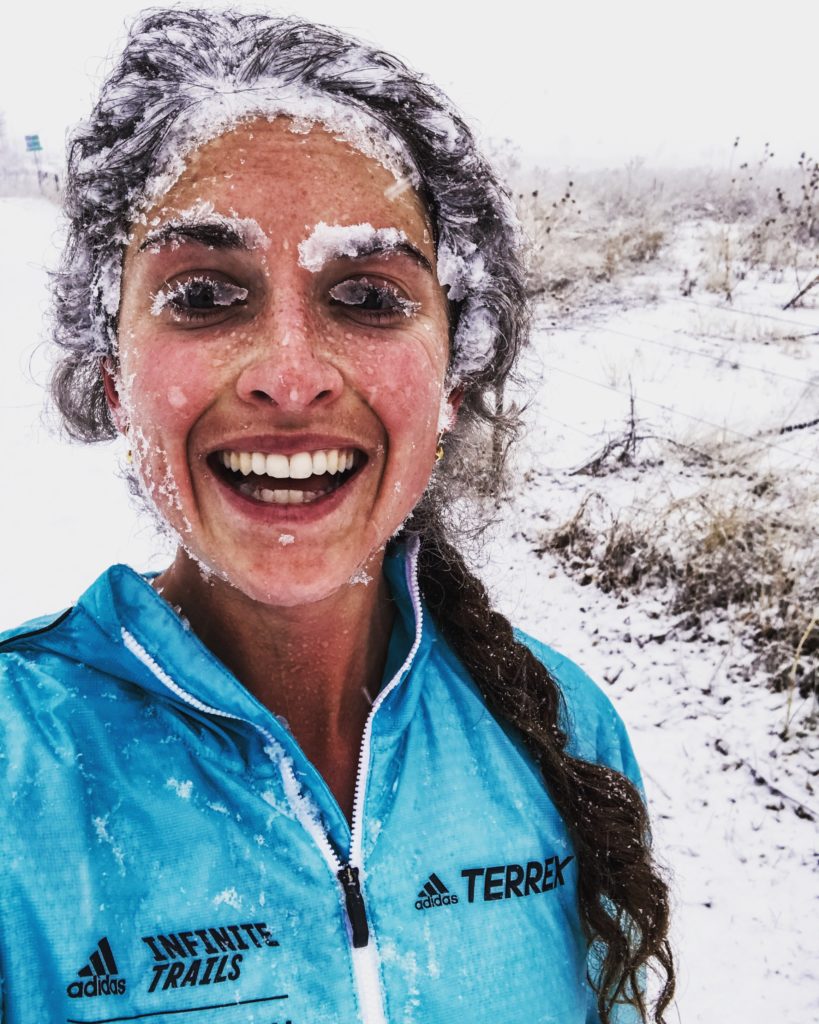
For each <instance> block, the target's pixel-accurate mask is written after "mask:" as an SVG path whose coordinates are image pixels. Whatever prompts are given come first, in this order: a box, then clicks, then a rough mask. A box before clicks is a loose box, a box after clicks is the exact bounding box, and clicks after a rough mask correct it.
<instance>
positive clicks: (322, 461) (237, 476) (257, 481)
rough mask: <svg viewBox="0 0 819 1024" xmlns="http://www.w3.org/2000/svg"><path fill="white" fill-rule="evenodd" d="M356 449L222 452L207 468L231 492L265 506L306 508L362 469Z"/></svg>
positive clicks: (361, 458) (213, 456)
mask: <svg viewBox="0 0 819 1024" xmlns="http://www.w3.org/2000/svg"><path fill="white" fill-rule="evenodd" d="M366 461H367V456H366V455H365V454H364V452H362V451H360V450H359V449H357V448H325V449H322V450H321V451H316V452H297V453H296V454H295V455H282V454H279V453H270V452H242V451H235V450H232V449H231V450H228V449H222V450H221V451H216V452H213V453H212V454H211V455H209V456H208V464H209V465H210V467H211V469H212V470H213V471H214V472H215V473H216V475H217V476H218V477H219V479H220V480H223V481H224V482H225V483H227V484H228V486H229V487H231V488H232V489H233V490H235V491H237V492H238V493H239V494H241V495H243V496H244V497H246V498H250V499H251V500H253V501H258V502H261V503H262V504H265V505H307V504H310V503H312V502H315V501H318V500H319V499H321V498H323V497H325V496H326V495H328V494H332V493H333V492H334V491H337V490H338V489H339V488H340V487H343V486H344V485H345V484H346V483H347V482H348V481H349V480H350V478H351V477H353V476H354V475H355V474H356V472H358V470H359V469H360V468H361V467H362V466H363V465H364V463H365V462H366Z"/></svg>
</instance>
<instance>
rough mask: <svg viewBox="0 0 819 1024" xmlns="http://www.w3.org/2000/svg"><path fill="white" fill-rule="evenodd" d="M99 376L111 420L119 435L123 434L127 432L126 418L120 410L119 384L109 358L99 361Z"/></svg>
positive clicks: (112, 362) (122, 410) (112, 361)
mask: <svg viewBox="0 0 819 1024" xmlns="http://www.w3.org/2000/svg"><path fill="white" fill-rule="evenodd" d="M100 375H101V377H102V386H103V388H104V389H105V401H106V402H107V403H108V409H109V410H110V412H111V419H112V420H113V421H114V424H115V425H116V428H117V430H118V431H119V432H120V433H121V434H125V433H126V432H127V430H128V418H127V417H126V415H125V410H124V409H123V408H122V400H121V399H120V396H119V390H118V383H119V382H118V380H117V373H116V368H115V366H114V360H113V359H112V358H111V356H105V358H104V359H101V360H100Z"/></svg>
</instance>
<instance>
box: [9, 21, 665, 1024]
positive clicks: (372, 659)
mask: <svg viewBox="0 0 819 1024" xmlns="http://www.w3.org/2000/svg"><path fill="white" fill-rule="evenodd" d="M66 206H67V211H68V216H69V236H68V242H67V248H66V254H65V258H64V262H63V269H62V272H61V274H60V276H59V277H58V280H57V285H56V289H57V304H56V340H57V342H58V344H59V345H60V347H61V356H60V359H59V361H58V364H57V367H56V370H55V374H54V379H53V394H54V397H55V400H56V402H57V405H58V407H59V409H60V410H61V412H62V415H63V417H64V420H65V423H66V425H67V427H68V429H69V430H70V432H71V433H73V434H74V436H76V437H79V438H82V439H84V440H88V441H92V440H102V439H105V438H110V437H112V436H114V435H115V433H116V432H117V431H119V432H121V433H123V434H124V435H125V436H126V438H127V439H128V442H129V449H130V452H129V458H130V459H131V470H130V472H131V479H132V483H133V486H134V488H135V490H136V492H137V493H139V494H140V495H141V496H142V498H143V499H144V500H145V502H146V504H147V505H148V506H149V507H150V508H151V509H152V510H153V512H154V513H155V515H156V517H157V519H158V521H159V522H160V523H161V525H162V526H163V528H165V529H166V530H168V531H170V532H171V533H172V534H174V535H175V536H176V539H177V541H178V545H177V554H176V557H175V559H174V561H173V562H172V564H171V565H170V566H169V567H168V569H167V570H165V571H164V572H163V573H161V574H160V575H159V576H158V577H156V578H153V579H146V578H144V577H141V576H139V575H137V574H136V573H134V572H133V571H132V570H130V569H127V568H125V567H122V566H115V567H113V568H112V569H110V570H108V571H107V572H106V573H104V574H103V576H102V577H100V579H99V580H97V582H96V583H94V584H93V585H92V586H91V588H90V589H89V590H88V591H87V592H86V593H85V594H84V595H83V597H82V598H81V599H80V601H79V602H78V604H77V606H76V607H75V608H73V609H70V610H68V611H67V612H64V613H63V614H62V615H61V616H59V617H57V618H56V619H54V618H51V619H46V620H39V621H37V622H35V623H30V624H28V625H27V626H25V627H22V628H21V629H20V630H17V631H14V632H13V634H11V635H9V636H7V638H6V639H5V641H4V643H3V645H2V648H1V649H0V654H2V657H0V661H1V662H2V663H3V685H4V691H5V693H6V695H7V700H6V701H5V702H4V709H3V719H2V720H0V721H2V728H3V731H4V736H5V746H4V750H5V755H4V758H5V759H4V782H3V785H4V800H5V808H6V828H5V830H4V834H3V837H2V840H0V842H2V844H3V851H2V852H3V857H4V860H3V863H4V865H6V866H7V870H5V872H4V875H3V878H2V881H0V886H2V889H1V890H0V894H1V895H2V899H1V900H0V906H2V915H3V916H2V925H1V926H0V935H1V938H0V942H1V943H2V945H1V946H0V971H1V972H2V975H3V977H4V989H3V999H4V1003H3V1008H4V1014H5V1017H4V1020H6V1021H8V1022H18V1021H24V1020H25V1021H32V1020H38V1021H40V1020H72V1021H73V1020H76V1021H85V1022H90V1021H103V1020H105V1021H113V1020H133V1019H142V1018H148V1019H150V1018H156V1019H159V1018H160V1017H161V1016H163V1015H167V1014H174V1015H177V1014H178V1015H182V1016H185V1015H187V1014H193V1013H198V1014H200V1016H197V1018H196V1019H197V1020H214V1021H217V1020H218V1021H259V1022H262V1021H264V1022H267V1024H271V1022H274V1021H278V1022H284V1021H285V1020H287V1021H292V1022H293V1024H295V1022H297V1021H299V1022H301V1021H308V1020H309V1021H311V1022H313V1024H318V1022H324V1021H326V1022H330V1021H344V1022H347V1021H354V1020H361V1021H364V1022H365V1024H370V1022H383V1021H423V1022H425V1024H435V1022H437V1021H444V1020H453V1019H456V1018H457V1019H459V1020H460V1019H462V1020H468V1021H470V1022H471V1024H476V1022H484V1021H486V1022H489V1021H492V1022H497V1021H504V1022H505V1024H532V1021H535V1020H537V1021H559V1022H561V1024H569V1022H573V1021H577V1022H581V1021H587V1020H598V1019H599V1020H600V1021H603V1022H610V1021H611V1022H613V1021H624V1020H632V1019H634V1020H637V1019H648V1016H649V1011H648V1009H647V1005H646V996H645V993H644V986H643V981H644V974H645V967H646V965H647V964H649V963H653V964H655V965H657V966H658V967H659V968H660V969H661V971H662V972H663V973H664V982H663V987H662V991H661V994H660V998H659V1002H658V1006H657V1009H656V1019H658V1020H661V1019H662V1011H663V1009H664V1008H665V1007H666V1006H667V1004H668V1002H669V1000H670V998H671V993H672V991H673V970H672V967H671V960H670V954H669V950H668V945H667V941H666V929H667V893H666V888H665V885H664V883H663V882H662V880H661V879H660V877H659V875H658V873H657V871H656V869H655V867H654V865H653V864H652V861H651V856H650V849H649V829H648V822H647V817H646V812H645V808H644V805H643V802H642V799H641V796H640V792H639V788H638V787H639V775H638V771H637V768H636V765H635V763H634V759H633V755H632V753H631V749H630V747H629V744H628V740H627V738H626V735H625V731H624V729H623V727H622V724H621V723H620V721H619V719H618V718H617V716H616V714H615V712H614V711H613V709H612V708H611V706H610V705H609V703H608V702H607V700H606V698H605V697H604V696H603V695H602V694H601V692H600V691H599V690H598V689H597V688H596V687H595V686H594V684H592V683H591V682H590V681H589V680H588V679H587V677H585V676H584V675H583V674H582V673H581V672H580V671H579V670H578V669H577V668H576V667H575V666H573V665H572V664H571V663H569V662H567V661H566V660H565V659H563V658H561V657H560V656H559V655H557V654H556V653H555V652H553V651H551V650H550V649H548V648H546V647H544V646H543V645H541V644H539V643H537V642H536V641H534V640H532V639H531V638H529V637H526V636H524V635H522V634H519V633H515V632H513V631H512V628H511V627H510V625H509V624H508V622H507V621H506V620H505V619H504V618H503V617H502V616H500V615H499V614H498V613H496V612H494V611H493V610H492V609H491V607H490V606H489V603H488V600H487V596H486V593H485V591H484V589H483V587H482V586H481V584H480V583H479V582H478V581H477V580H476V579H475V578H474V576H472V575H471V574H470V573H469V571H468V570H467V568H466V566H465V564H464V562H463V559H462V558H461V556H460V555H459V554H458V552H457V550H456V548H455V547H454V546H453V545H452V543H451V542H450V541H449V540H448V537H449V535H450V533H454V524H453V523H451V522H449V521H448V520H449V518H451V513H452V510H453V509H455V508H458V509H461V508H462V507H463V504H462V502H457V503H455V499H459V498H461V497H463V496H464V495H468V494H469V493H470V492H472V493H474V492H475V491H477V490H479V489H481V488H484V489H485V488H486V486H487V485H489V486H495V485H496V484H497V480H496V479H495V476H496V474H497V472H498V469H497V466H495V465H489V462H488V459H487V456H486V452H487V450H488V449H487V446H486V444H485V438H484V433H485V431H486V429H487V427H491V428H492V429H494V431H496V432H499V433H496V436H501V435H502V434H503V433H504V432H506V434H509V433H510V432H511V431H512V429H513V428H514V425H515V424H514V422H513V420H512V418H511V417H504V416H501V415H498V416H495V415H493V413H492V412H491V411H490V408H489V406H488V404H487V395H488V394H489V393H490V392H492V391H494V390H495V389H497V388H499V387H500V386H501V385H502V383H503V381H504V380H505V378H506V377H507V375H508V373H509V371H510V368H511V366H512V364H513V362H514V359H515V356H516V354H517V350H518V348H519V347H520V344H521V342H522V340H523V337H524V334H525V326H526V316H525V302H524V293H523V288H522V283H521V282H522V274H521V269H520V264H519V259H518V249H517V236H516V230H515V226H514V219H513V216H512V214H511V212H510V209H509V205H508V202H507V199H506V196H505V194H504V192H503V190H502V188H501V187H500V186H499V184H498V183H497V181H496V179H495V178H494V176H493V174H492V172H491V171H490V169H489V168H488V167H487V165H486V164H485V162H484V161H483V160H482V159H481V157H480V156H479V154H478V153H477V151H476V149H475V143H474V140H473V139H472V137H471V135H470V133H469V131H468V129H467V128H466V126H465V125H464V123H463V122H462V120H461V119H460V118H459V117H458V116H457V114H456V113H455V112H454V111H453V110H452V107H451V106H450V104H449V103H448V101H447V100H446V99H445V98H444V97H443V96H442V95H441V94H440V93H439V92H438V91H437V90H436V89H434V88H433V87H432V86H430V85H429V84H427V83H424V82H422V81H421V80H420V79H419V77H418V76H417V75H415V74H413V73H412V72H410V71H409V70H408V69H407V68H406V67H404V66H403V65H402V64H400V62H398V61H397V60H395V59H394V58H392V57H390V56H389V55H386V54H383V53H379V52H377V51H373V50H371V49H369V48H367V47H365V46H364V45H362V44H360V43H358V42H356V41H354V40H351V39H349V38H347V37H344V36H341V35H339V34H338V33H336V32H334V31H331V30H329V29H324V28H320V27H317V26H314V25H311V24H308V23H305V22H302V21H298V20H294V19H289V20H281V19H275V18H269V17H266V16H250V15H240V14H235V13H215V12H202V11H197V12H192V11H187V12H183V11H164V10H159V11H155V12H152V13H149V14H148V16H147V17H145V18H144V19H143V20H141V21H140V22H138V23H137V24H136V25H135V27H134V28H133V30H132V33H131V36H130V38H129V41H128V44H127V46H126V48H125V52H124V54H123V56H122V58H121V60H120V62H119V64H118V66H117V67H116V68H115V70H114V71H113V73H112V74H111V76H110V77H109V79H108V81H107V82H106V83H105V85H104V86H103V89H102V93H101V96H100V99H99V101H98V103H97V105H96V107H95V110H94V112H93V114H92V116H91V118H90V119H89V121H88V122H87V123H86V124H85V125H83V126H81V127H80V129H79V130H78V131H77V133H76V134H75V136H74V139H73V142H72V147H71V152H70V160H69V176H68V184H67V195H66ZM587 975H588V976H587ZM201 1014H205V1016H204V1017H203V1016H201Z"/></svg>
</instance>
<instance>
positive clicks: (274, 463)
mask: <svg viewBox="0 0 819 1024" xmlns="http://www.w3.org/2000/svg"><path fill="white" fill-rule="evenodd" d="M267 475H268V476H272V477H275V479H276V480H286V479H287V477H289V476H290V460H289V459H288V457H287V456H286V455H268V456H267Z"/></svg>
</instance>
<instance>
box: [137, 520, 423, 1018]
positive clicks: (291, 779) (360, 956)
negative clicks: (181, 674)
mask: <svg viewBox="0 0 819 1024" xmlns="http://www.w3.org/2000/svg"><path fill="white" fill-rule="evenodd" d="M419 547H420V541H419V540H418V538H414V539H413V540H412V541H411V542H410V547H409V550H408V552H407V563H406V577H407V584H408V587H409V592H410V598H411V600H412V608H413V613H414V615H415V640H414V641H413V645H412V647H411V648H410V651H409V653H408V654H407V657H406V659H405V660H404V663H403V665H402V666H401V668H400V669H399V670H398V671H397V672H396V673H395V675H394V676H393V677H392V679H391V680H390V682H389V683H388V684H387V685H386V686H385V687H384V689H383V690H382V691H381V693H380V694H379V695H378V697H377V698H376V699H375V701H374V702H373V706H372V707H371V708H370V713H369V715H368V716H367V721H366V722H365V724H364V733H363V736H362V738H361V747H360V748H359V755H358V769H357V772H356V781H355V791H354V796H353V817H352V822H351V827H350V854H349V860H348V861H347V863H346V864H344V863H342V861H341V858H340V857H339V856H338V854H337V853H336V851H335V849H334V848H333V845H332V843H331V842H330V837H329V835H328V833H327V831H326V829H325V828H324V827H323V826H322V824H321V821H320V819H319V816H318V814H317V812H316V810H315V808H314V806H313V802H312V800H310V798H309V796H307V795H305V794H304V793H303V792H302V789H301V786H300V785H299V782H298V779H297V778H296V773H295V771H294V769H293V762H292V761H291V760H290V758H289V757H288V756H287V755H286V754H285V752H284V750H283V749H282V747H281V745H280V744H279V743H278V742H277V741H276V739H275V738H274V737H273V736H272V735H271V734H270V733H269V732H268V731H267V730H266V729H265V728H264V727H263V726H261V725H257V724H256V723H255V722H249V721H248V720H247V719H244V718H241V717H239V716H238V715H231V714H230V713H229V712H227V711H220V710H219V708H214V707H211V706H210V705H208V704H205V703H204V702H203V701H200V700H199V699H198V698H196V697H194V696H193V694H190V693H188V692H187V691H186V690H183V689H182V687H181V686H179V684H178V683H177V682H175V681H174V680H173V679H172V678H171V677H170V676H169V675H168V673H167V672H165V670H164V669H163V668H162V666H161V665H159V664H158V662H157V661H156V660H155V659H154V658H153V657H151V655H150V654H149V653H148V652H147V651H146V650H145V648H144V647H143V646H142V644H140V643H139V641H138V640H137V639H136V638H135V637H134V636H132V634H131V633H129V632H128V630H127V629H125V628H124V627H122V629H121V634H122V640H123V643H124V644H125V646H126V648H127V649H128V650H129V651H130V652H131V653H132V654H133V655H134V656H135V657H136V658H137V659H138V660H139V661H141V662H142V664H143V665H145V666H146V667H147V668H148V669H149V670H150V671H151V673H152V675H153V676H154V677H155V678H156V679H158V680H159V682H161V683H162V684H163V686H165V687H166V688H167V689H169V690H170V691H171V692H172V693H173V694H175V695H176V696H177V697H178V698H179V699H180V700H181V701H183V702H184V703H186V704H188V705H190V706H191V707H194V708H196V709H197V710H198V711H203V712H205V713H206V714H211V715H216V716H218V717H220V718H229V719H232V720H233V721H235V722H242V723H244V724H245V725H250V726H251V727H252V728H254V729H256V730H257V731H258V732H259V733H261V735H262V736H264V738H265V739H266V740H267V743H268V746H267V748H266V750H267V753H268V755H269V756H270V757H271V758H272V759H273V760H275V761H276V763H277V764H278V767H279V771H280V773H281V776H282V782H283V784H284V789H285V794H286V796H287V800H288V803H289V804H290V807H291V809H292V810H293V811H294V813H295V815H296V817H297V818H298V819H299V821H300V823H301V824H302V826H303V827H304V828H305V829H306V831H307V832H308V833H309V834H310V835H311V837H312V838H313V840H314V842H315V843H316V845H317V846H318V848H319V850H320V852H321V854H322V856H323V857H324V860H325V862H326V863H327V865H328V867H329V868H330V869H331V871H332V872H333V874H334V875H335V877H336V879H337V880H338V882H339V885H340V887H341V893H342V895H343V897H344V908H345V911H346V916H347V922H348V926H349V932H350V943H351V945H352V952H353V972H354V975H355V980H356V988H357V994H358V1001H359V1006H360V1009H361V1017H362V1021H363V1022H364V1024H387V1018H386V1014H385V1011H384V997H383V994H382V991H381V972H380V964H379V960H378V953H377V951H376V949H375V944H374V943H371V942H370V926H369V921H368V919H367V907H366V904H365V902H364V895H363V893H362V891H361V870H362V867H363V864H362V856H363V851H362V846H363V836H362V831H363V812H364V793H365V791H366V788H367V777H368V775H369V771H370V749H371V743H372V723H373V718H374V716H375V713H376V712H377V711H378V709H379V707H380V706H381V705H382V704H383V703H384V700H385V699H386V698H387V696H388V695H389V694H390V693H391V692H392V691H393V690H394V689H395V688H396V686H398V684H399V682H400V680H401V678H402V677H403V676H404V674H405V673H406V672H407V671H408V670H409V668H410V666H411V665H412V662H413V660H414V658H415V655H416V653H417V651H418V648H419V646H420V644H421V634H422V630H423V611H422V609H421V589H420V586H419V584H418V548H419Z"/></svg>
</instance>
